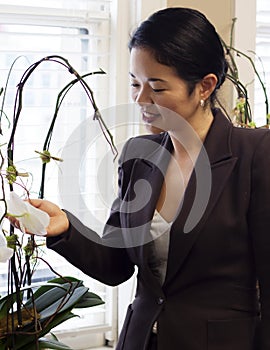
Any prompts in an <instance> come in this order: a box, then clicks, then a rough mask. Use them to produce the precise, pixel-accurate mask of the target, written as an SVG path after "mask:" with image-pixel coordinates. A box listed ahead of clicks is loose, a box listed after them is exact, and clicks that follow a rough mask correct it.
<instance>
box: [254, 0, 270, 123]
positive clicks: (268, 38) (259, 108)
mask: <svg viewBox="0 0 270 350" xmlns="http://www.w3.org/2000/svg"><path fill="white" fill-rule="evenodd" d="M256 15H257V16H256V57H257V59H256V68H257V70H258V72H259V74H260V76H261V78H262V80H263V81H264V83H265V85H266V89H267V92H268V95H269V92H270V90H269V81H270V2H269V1H268V0H257V14H256ZM269 97H270V95H269ZM254 116H255V118H256V121H257V124H258V125H264V124H265V123H266V108H265V96H264V94H263V91H262V88H261V86H260V84H259V81H258V80H257V79H256V81H255V94H254Z"/></svg>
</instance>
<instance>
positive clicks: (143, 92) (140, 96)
mask: <svg viewBox="0 0 270 350" xmlns="http://www.w3.org/2000/svg"><path fill="white" fill-rule="evenodd" d="M134 101H135V102H136V103H138V105H143V104H145V103H153V100H152V98H151V94H150V92H149V90H148V89H147V88H145V87H141V88H140V89H138V91H136V94H135V96H134Z"/></svg>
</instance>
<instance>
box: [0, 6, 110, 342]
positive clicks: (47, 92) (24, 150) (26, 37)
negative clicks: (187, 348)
mask: <svg viewBox="0 0 270 350" xmlns="http://www.w3.org/2000/svg"><path fill="white" fill-rule="evenodd" d="M111 8H112V1H110V0H102V1H101V0H99V1H92V0H88V1H85V0H74V1H73V0H53V1H48V0H46V1H44V0H43V1H41V0H40V1H38V2H37V1H35V0H32V1H31V0H25V1H24V2H23V5H22V2H21V1H20V0H17V1H15V0H13V1H10V0H8V1H3V0H1V1H0V23H1V25H0V72H1V74H0V76H1V80H0V86H4V85H5V81H6V77H7V75H8V71H9V69H10V66H11V64H12V63H13V62H14V66H13V69H12V71H11V74H10V79H9V83H8V87H7V95H6V100H5V105H4V110H5V113H6V114H7V115H8V117H9V119H10V120H12V116H13V105H14V98H15V92H16V85H17V84H18V82H19V80H20V78H21V76H22V74H23V72H24V71H25V70H26V69H27V68H28V67H29V66H30V64H32V63H34V62H36V61H38V60H40V59H41V58H43V57H46V56H48V55H61V56H63V57H65V58H66V59H68V61H69V62H70V64H71V65H72V66H73V67H74V68H75V69H76V70H77V71H78V72H79V73H80V74H84V73H86V72H90V71H96V70H99V68H102V69H103V70H104V71H108V70H109V67H110V64H111V63H110V57H111V51H110V50H111V45H110V32H111V11H112V10H111ZM72 79H74V76H72V75H71V74H70V73H69V72H68V71H67V69H64V68H63V67H62V66H61V65H60V64H56V63H52V62H43V63H42V64H41V65H40V66H39V67H38V68H37V69H36V70H35V72H34V73H33V74H32V76H31V78H30V79H29V80H28V81H27V83H26V85H25V89H24V95H23V96H24V97H23V110H22V114H21V117H20V121H19V125H18V129H17V131H16V136H15V140H16V147H15V154H14V160H15V164H16V166H17V169H18V170H19V169H20V170H23V169H24V170H26V171H28V172H30V173H31V174H32V178H31V177H30V178H29V179H28V180H27V181H28V188H29V187H30V192H31V194H32V196H34V197H36V196H37V194H38V191H39V184H40V175H41V163H40V160H39V159H38V158H39V156H38V154H37V153H35V150H37V151H42V149H43V143H44V140H45V137H46V131H47V130H48V127H49V124H50V122H51V119H52V116H53V112H54V106H55V103H56V98H57V94H58V93H59V92H60V90H61V89H62V88H63V87H64V86H65V85H66V84H67V83H68V82H69V81H71V80H72ZM87 82H88V83H89V85H90V86H91V88H92V90H93V91H94V94H95V98H96V101H97V104H98V106H100V108H101V109H102V108H105V107H107V106H108V105H109V103H110V102H111V101H110V100H109V93H108V91H109V77H108V76H106V75H98V76H91V77H90V78H87ZM110 84H111V81H110ZM77 85H78V86H74V88H72V89H71V90H70V92H69V93H68V96H67V97H66V98H65V100H64V102H63V104H62V107H61V111H60V114H59V116H58V119H57V122H56V125H55V130H54V133H53V137H52V141H51V150H50V151H51V154H52V155H54V156H56V157H61V153H62V150H63V147H64V146H67V142H68V141H67V140H68V138H69V136H70V134H71V133H72V131H73V130H75V129H76V127H77V126H78V125H80V123H82V122H83V121H84V120H86V119H87V118H89V117H90V116H92V114H93V110H91V108H90V106H89V102H87V99H86V98H85V94H84V92H83V90H82V89H81V87H80V86H79V84H77ZM93 123H95V122H93ZM3 128H4V136H3V138H4V137H5V136H7V135H9V129H8V122H7V120H5V119H3ZM2 142H3V140H2V141H1V143H2ZM104 143H105V142H104ZM98 157H99V154H98V148H97V147H96V148H94V147H93V148H92V149H91V161H92V162H93V163H94V164H96V162H97V160H98ZM59 167H60V165H59V163H57V162H56V161H54V162H51V163H50V164H48V167H47V176H46V184H45V197H46V198H48V199H50V200H52V201H54V202H56V203H61V198H60V197H59V193H58V187H59V185H58V178H60V177H61V170H59ZM94 169H95V168H94ZM81 173H83V174H84V175H85V167H84V168H83V169H82V170H81ZM62 175H63V176H67V177H68V176H69V174H67V173H65V174H62ZM91 176H92V179H90V181H92V182H93V179H94V177H95V173H94V172H93V171H92V172H91V174H90V177H91ZM81 180H82V181H81V186H82V187H83V186H85V183H86V181H89V176H88V175H87V176H86V175H85V176H84V177H82V179H81ZM16 191H20V189H18V188H16ZM70 192H72V191H70ZM90 192H91V193H90V194H88V196H89V197H90V199H91V205H92V206H93V207H95V208H99V211H100V212H102V216H103V217H105V216H106V214H107V212H106V211H107V208H101V207H100V205H99V204H98V197H97V190H96V189H93V188H92V189H91V191H90ZM72 194H73V195H74V197H76V193H72ZM88 199H89V198H86V200H88ZM79 205H80V203H79V201H77V202H76V201H73V203H72V206H73V207H75V210H76V211H77V212H79V211H80V210H81V209H80V208H79ZM44 254H45V251H44ZM46 260H47V261H50V262H51V261H53V263H52V266H53V268H54V269H55V270H56V271H58V272H59V273H61V274H62V275H73V276H74V277H78V278H82V279H83V280H84V281H85V284H86V285H88V286H89V287H90V290H92V291H94V292H96V293H98V294H99V295H100V296H101V297H102V298H103V299H104V300H105V305H104V306H98V307H95V308H89V309H83V310H82V311H79V312H78V314H80V316H81V317H80V318H79V319H78V318H76V319H73V320H70V321H68V322H66V323H64V324H63V325H61V326H59V327H58V332H62V333H63V334H64V335H63V336H66V335H68V334H69V332H70V331H71V330H72V331H73V330H74V329H76V330H78V329H79V328H81V330H82V333H81V335H80V337H79V338H80V344H79V343H78V338H76V346H77V347H78V346H80V348H82V347H83V346H84V344H83V341H84V340H85V344H86V345H87V346H88V347H89V344H92V345H93V346H97V345H101V344H102V343H104V334H105V333H106V332H108V331H110V332H112V333H114V330H113V329H114V327H115V324H113V322H112V320H113V319H115V317H114V316H113V315H112V313H113V308H112V300H113V297H114V290H113V289H112V288H109V287H106V286H105V285H103V284H101V283H99V282H97V281H94V280H92V279H91V278H89V277H87V276H85V275H83V274H82V273H81V272H80V271H78V270H77V269H75V268H74V267H72V266H71V265H69V264H67V263H66V261H65V260H64V259H62V258H61V257H60V256H58V255H57V254H55V253H53V252H52V251H48V250H46ZM6 272H7V267H6V266H5V265H4V266H3V264H1V265H0V281H1V286H0V288H1V294H2V292H5V288H6V287H5V286H6V285H7V283H6ZM52 277H54V273H53V272H51V271H50V269H49V268H48V266H47V265H46V264H42V263H40V264H39V266H38V271H37V272H36V274H35V278H34V282H35V283H39V282H41V281H43V280H44V279H50V278H52ZM86 327H87V328H88V329H87V332H86V331H85V329H86ZM89 327H90V328H89ZM89 329H90V330H89ZM92 333H93V334H94V335H93V336H91V334H92ZM96 333H98V335H96ZM111 336H113V334H112V335H111ZM72 339H74V334H73V336H72Z"/></svg>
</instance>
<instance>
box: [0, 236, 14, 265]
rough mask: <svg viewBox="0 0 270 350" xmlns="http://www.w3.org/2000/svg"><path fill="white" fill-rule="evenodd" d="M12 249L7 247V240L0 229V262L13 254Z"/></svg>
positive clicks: (3, 261) (5, 260)
mask: <svg viewBox="0 0 270 350" xmlns="http://www.w3.org/2000/svg"><path fill="white" fill-rule="evenodd" d="M13 253H14V250H13V249H12V248H8V247H7V240H6V237H5V236H4V234H3V232H2V231H1V230H0V263H5V262H7V261H8V260H9V259H10V258H11V257H12V255H13Z"/></svg>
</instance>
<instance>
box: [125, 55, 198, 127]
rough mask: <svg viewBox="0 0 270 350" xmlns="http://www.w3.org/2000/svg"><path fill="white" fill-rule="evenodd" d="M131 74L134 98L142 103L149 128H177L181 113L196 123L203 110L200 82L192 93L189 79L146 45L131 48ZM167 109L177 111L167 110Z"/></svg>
mask: <svg viewBox="0 0 270 350" xmlns="http://www.w3.org/2000/svg"><path fill="white" fill-rule="evenodd" d="M130 77H131V94H132V98H133V100H134V101H135V102H136V103H138V104H139V105H140V107H141V111H142V118H143V121H144V123H146V125H147V126H148V128H149V129H151V128H153V129H155V128H159V129H162V130H166V131H170V130H174V129H177V119H178V117H179V119H181V117H182V118H184V119H185V120H186V121H188V122H189V123H190V124H193V123H194V122H195V123H196V119H197V118H198V116H199V114H200V111H201V110H202V108H201V107H200V99H201V97H200V92H199V84H197V85H196V86H195V89H194V91H193V92H192V94H191V95H190V94H189V92H188V87H187V84H186V82H185V81H184V80H182V79H181V78H179V76H178V75H177V73H176V71H175V69H174V68H172V67H169V66H166V65H163V64H160V63H159V62H157V60H156V59H155V58H154V56H153V54H152V53H151V51H150V50H147V49H143V48H133V49H132V50H131V56H130ZM160 107H165V108H164V109H163V108H160ZM167 109H168V110H170V111H172V112H174V113H165V111H167ZM153 131H154V130H153Z"/></svg>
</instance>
